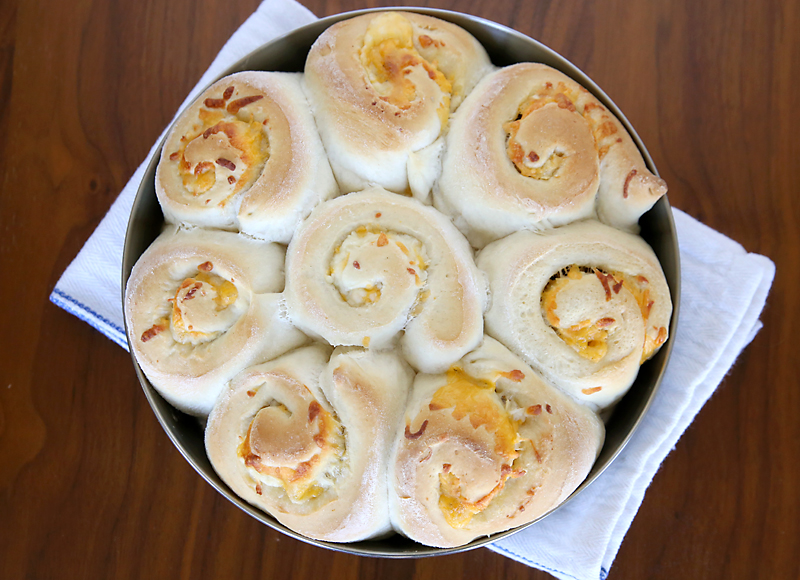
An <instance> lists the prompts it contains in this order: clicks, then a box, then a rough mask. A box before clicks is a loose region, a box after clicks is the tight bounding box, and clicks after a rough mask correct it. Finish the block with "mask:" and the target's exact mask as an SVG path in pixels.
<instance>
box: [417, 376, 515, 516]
mask: <svg viewBox="0 0 800 580" xmlns="http://www.w3.org/2000/svg"><path fill="white" fill-rule="evenodd" d="M429 409H430V410H431V411H436V410H447V411H449V412H451V413H452V415H453V418H454V419H456V420H457V421H458V420H461V419H463V418H464V417H467V418H468V419H469V422H470V424H471V425H472V427H473V428H474V429H478V428H479V427H481V426H483V427H484V429H486V431H487V432H489V433H491V434H492V435H493V437H494V449H493V453H494V456H495V457H496V459H497V462H496V463H497V465H498V466H499V471H498V472H497V473H496V474H495V485H494V487H493V488H492V489H491V490H490V491H489V492H488V493H483V494H482V495H481V496H480V497H477V498H476V497H472V496H473V495H474V492H473V493H472V494H471V493H470V490H469V489H468V486H467V485H466V482H467V481H468V480H469V477H470V476H469V474H468V473H458V466H453V465H450V464H444V465H443V469H442V473H440V475H439V509H441V510H442V514H443V515H444V518H445V520H446V521H447V523H448V524H449V525H450V526H452V527H453V528H463V527H464V526H466V525H468V524H469V522H470V521H471V520H472V518H473V517H474V516H475V515H476V514H479V513H480V512H482V511H483V510H485V509H486V508H487V507H488V506H489V504H490V502H491V501H492V499H493V498H494V497H495V496H496V495H497V494H499V493H500V492H501V491H502V490H503V487H504V486H505V484H506V481H507V480H508V479H509V478H512V477H518V476H520V475H522V474H523V472H520V471H516V470H514V468H513V464H514V460H515V459H517V457H519V451H518V450H517V448H518V446H519V445H520V443H521V442H522V441H523V439H522V438H521V437H520V436H519V434H518V432H517V429H518V426H519V425H520V423H521V421H516V420H515V419H513V418H512V416H511V415H510V414H509V412H508V410H507V409H506V405H505V404H504V403H503V401H502V400H501V398H500V396H499V395H498V393H497V392H496V385H495V382H494V381H488V380H483V379H477V378H474V377H471V376H470V375H468V374H466V373H465V372H464V371H463V370H461V369H460V368H458V367H452V368H451V369H450V370H449V371H448V372H447V384H446V385H445V386H443V387H441V388H440V389H439V390H437V391H436V393H435V394H434V395H433V398H432V399H431V402H430V404H429Z"/></svg>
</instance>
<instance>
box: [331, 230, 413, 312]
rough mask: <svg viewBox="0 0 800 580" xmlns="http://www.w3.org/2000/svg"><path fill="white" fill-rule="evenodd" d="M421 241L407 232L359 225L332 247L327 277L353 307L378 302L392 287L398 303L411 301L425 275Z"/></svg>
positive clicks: (409, 302)
mask: <svg viewBox="0 0 800 580" xmlns="http://www.w3.org/2000/svg"><path fill="white" fill-rule="evenodd" d="M427 268H428V256H427V253H426V251H425V247H424V246H423V244H422V243H421V242H420V241H419V240H418V239H416V238H414V237H412V236H409V235H407V234H401V233H398V232H392V231H388V230H379V229H374V228H367V227H365V226H362V227H360V228H358V229H356V230H355V231H353V232H351V233H350V234H349V235H348V236H347V237H346V238H345V239H344V241H343V242H342V243H341V244H340V245H339V246H338V247H337V248H335V250H334V252H333V256H332V258H331V262H330V268H329V271H328V281H329V282H330V283H331V284H333V286H334V287H335V288H336V290H337V291H338V292H339V295H340V296H341V298H342V300H344V301H345V302H347V303H348V304H349V305H350V306H353V307H362V306H368V305H370V304H375V303H377V302H378V301H379V300H380V299H381V297H382V296H383V294H384V293H385V292H386V291H387V290H388V288H387V286H388V287H391V289H392V296H393V298H394V299H395V300H398V301H399V302H400V303H401V304H407V305H412V304H414V303H415V302H416V301H417V300H418V298H419V294H420V290H421V289H422V288H423V286H424V285H425V282H426V281H427V279H428V274H427Z"/></svg>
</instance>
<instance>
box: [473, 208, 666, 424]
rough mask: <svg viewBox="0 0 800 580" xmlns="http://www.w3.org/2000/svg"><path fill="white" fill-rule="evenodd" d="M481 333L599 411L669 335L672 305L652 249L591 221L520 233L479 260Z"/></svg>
mask: <svg viewBox="0 0 800 580" xmlns="http://www.w3.org/2000/svg"><path fill="white" fill-rule="evenodd" d="M477 263H478V266H479V267H480V268H481V269H483V270H484V271H485V272H486V273H487V274H488V276H489V283H490V287H491V292H492V297H493V300H492V305H491V307H490V308H489V310H488V311H487V312H486V332H487V333H488V334H490V335H491V336H494V337H495V338H497V339H499V340H500V341H502V342H503V343H504V344H506V345H507V346H508V347H509V348H510V349H511V350H512V351H514V352H515V353H517V354H518V355H519V356H520V357H522V359H523V360H525V361H526V362H527V363H528V364H530V365H531V366H532V367H533V368H534V369H536V370H538V371H539V372H541V373H542V374H543V375H544V376H545V377H546V378H547V379H548V380H549V381H550V382H551V383H552V384H554V385H556V386H558V387H560V388H562V389H563V390H565V391H567V392H568V393H569V394H571V395H572V396H574V397H575V398H576V399H578V400H580V401H582V402H584V403H586V404H588V405H590V406H591V407H593V408H595V409H604V408H607V407H609V406H610V405H612V404H614V403H615V402H616V401H618V400H619V399H620V398H621V397H622V396H623V395H624V394H625V392H627V390H628V388H629V387H630V386H631V384H633V381H634V379H635V378H636V375H637V373H638V372H639V366H640V364H641V363H642V362H644V361H645V360H647V359H648V358H650V357H651V356H652V355H653V354H654V353H655V352H656V351H657V350H658V349H659V348H660V347H661V345H662V344H664V342H665V341H666V339H667V329H668V327H669V320H670V317H671V314H672V301H671V298H670V294H669V287H668V286H667V282H666V279H665V278H664V273H663V271H662V270H661V266H660V264H659V262H658V258H657V257H656V255H655V254H654V253H653V250H652V249H651V248H650V246H648V245H647V243H646V242H645V241H644V240H642V239H641V238H640V237H638V236H636V235H633V234H628V233H625V232H622V231H620V230H617V229H614V228H612V227H610V226H606V225H604V224H601V223H599V222H596V221H594V220H588V221H585V222H578V223H575V224H571V225H568V226H562V227H560V228H555V229H553V230H549V231H547V232H545V233H534V232H527V231H520V232H516V233H514V234H511V235H510V236H508V237H506V238H504V239H502V240H498V241H497V242H494V243H492V244H490V245H488V246H486V248H484V249H483V250H482V251H481V252H480V253H479V254H478V256H477Z"/></svg>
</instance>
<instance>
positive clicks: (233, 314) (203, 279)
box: [170, 271, 241, 345]
mask: <svg viewBox="0 0 800 580" xmlns="http://www.w3.org/2000/svg"><path fill="white" fill-rule="evenodd" d="M238 297H239V292H238V290H237V289H236V286H235V285H234V284H233V283H232V282H230V281H229V280H225V279H224V278H222V277H220V276H217V275H216V274H210V273H207V272H200V271H198V272H197V274H195V275H194V276H192V277H189V278H186V279H185V280H184V281H183V282H182V283H181V285H180V286H179V287H178V290H177V291H176V293H175V297H174V298H171V299H170V302H172V312H171V316H170V328H171V330H172V336H173V338H174V339H175V341H176V342H180V343H182V344H193V345H197V344H202V343H204V342H209V341H211V340H214V339H215V338H217V337H218V336H219V335H221V334H222V333H224V332H225V331H226V330H228V329H229V328H230V327H231V326H233V325H234V323H235V322H236V321H237V320H238V319H239V316H240V314H241V313H240V308H236V307H235V306H234V304H235V303H236V301H237V298H238Z"/></svg>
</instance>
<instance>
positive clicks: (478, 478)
mask: <svg viewBox="0 0 800 580" xmlns="http://www.w3.org/2000/svg"><path fill="white" fill-rule="evenodd" d="M401 429H402V430H401V431H400V432H399V433H398V435H397V438H396V445H395V455H394V458H393V461H392V471H390V485H391V488H390V500H391V503H390V505H391V507H392V517H393V521H394V524H395V527H396V528H397V529H398V530H399V531H401V532H402V533H403V534H404V535H406V536H408V537H409V538H411V539H413V540H416V541H418V542H421V543H423V544H426V545H429V546H437V547H450V546H459V545H463V544H466V543H467V542H469V541H471V540H473V539H474V538H477V537H479V536H484V535H488V534H493V533H496V532H500V531H503V530H506V529H510V528H513V527H516V526H519V525H522V524H524V523H527V522H530V521H533V520H535V519H537V518H539V517H540V516H542V515H544V514H545V513H547V512H548V511H550V510H551V509H554V508H555V507H556V506H558V505H559V504H560V503H561V502H563V501H564V500H565V499H566V498H567V497H568V496H569V495H570V494H571V493H572V492H573V491H574V490H575V489H576V488H577V486H578V485H579V484H580V483H581V482H582V481H583V479H584V478H585V477H586V475H587V474H588V473H589V470H590V469H591V467H592V464H593V463H594V461H595V459H596V458H597V454H598V453H599V451H600V448H601V447H602V444H603V438H604V433H605V431H604V427H603V423H602V421H601V420H600V419H599V418H598V417H597V415H596V414H595V413H593V412H592V411H590V410H589V409H588V408H587V407H585V406H583V405H580V404H578V403H577V402H576V401H574V400H573V399H571V398H570V397H568V396H566V395H565V394H564V393H562V392H560V391H559V390H558V389H556V388H554V387H552V386H550V385H548V384H546V383H545V382H544V381H542V380H541V378H539V376H538V375H536V374H535V373H534V372H533V371H532V370H531V368H530V367H529V366H528V365H526V364H525V363H524V362H523V361H521V360H520V359H519V358H517V357H516V356H514V355H513V354H512V353H511V352H510V351H509V350H508V349H506V348H505V347H504V346H503V345H501V344H500V343H499V342H497V341H495V340H493V339H492V338H490V337H486V339H485V341H484V343H483V345H482V346H481V347H480V348H478V349H476V350H474V351H473V352H471V353H469V354H468V355H466V356H465V357H464V358H463V359H462V360H461V361H459V362H458V363H457V364H456V365H454V366H453V367H452V368H451V369H449V370H448V371H447V372H446V373H444V374H437V375H422V374H420V375H417V377H416V379H415V380H414V386H413V388H412V394H411V397H410V398H409V404H408V407H407V409H406V413H405V424H404V425H403V427H402V428H401Z"/></svg>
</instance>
